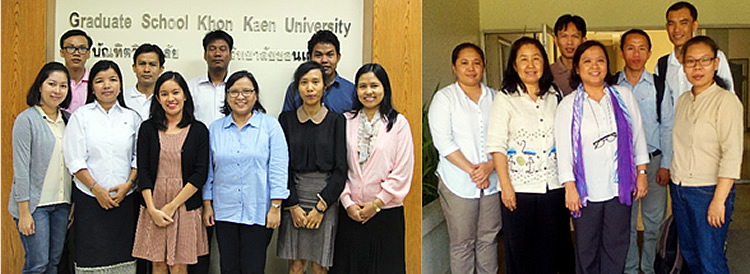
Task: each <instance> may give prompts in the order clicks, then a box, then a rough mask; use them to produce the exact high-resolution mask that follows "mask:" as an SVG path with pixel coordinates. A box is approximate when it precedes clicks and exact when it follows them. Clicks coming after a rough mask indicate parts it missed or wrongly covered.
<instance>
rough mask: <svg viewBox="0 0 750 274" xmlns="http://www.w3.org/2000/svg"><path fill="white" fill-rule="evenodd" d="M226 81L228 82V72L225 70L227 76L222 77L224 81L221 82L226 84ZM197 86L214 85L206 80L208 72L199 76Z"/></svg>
mask: <svg viewBox="0 0 750 274" xmlns="http://www.w3.org/2000/svg"><path fill="white" fill-rule="evenodd" d="M227 80H229V70H227V74H226V75H224V80H222V81H221V82H222V83H226V82H227ZM198 84H211V85H212V86H213V85H214V83H213V82H211V80H209V78H208V72H206V74H203V75H201V76H200V80H199V81H198Z"/></svg>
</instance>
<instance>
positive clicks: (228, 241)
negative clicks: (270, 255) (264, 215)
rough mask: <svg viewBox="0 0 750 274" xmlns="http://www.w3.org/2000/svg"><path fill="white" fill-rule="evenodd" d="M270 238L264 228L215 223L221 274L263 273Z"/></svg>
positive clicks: (271, 233) (271, 232) (271, 230)
mask: <svg viewBox="0 0 750 274" xmlns="http://www.w3.org/2000/svg"><path fill="white" fill-rule="evenodd" d="M271 236H273V229H268V228H266V227H265V226H261V225H245V224H237V223H230V222H221V221H217V222H216V240H217V241H218V242H219V254H220V255H221V259H220V260H219V261H220V264H221V273H243V274H247V273H258V274H262V273H264V272H265V268H266V250H267V249H268V243H269V242H271Z"/></svg>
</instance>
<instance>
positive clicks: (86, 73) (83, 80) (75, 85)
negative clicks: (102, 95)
mask: <svg viewBox="0 0 750 274" xmlns="http://www.w3.org/2000/svg"><path fill="white" fill-rule="evenodd" d="M88 82H89V70H88V69H87V68H83V77H81V81H78V83H76V81H73V79H70V86H71V89H75V88H78V87H80V86H81V84H83V83H88Z"/></svg>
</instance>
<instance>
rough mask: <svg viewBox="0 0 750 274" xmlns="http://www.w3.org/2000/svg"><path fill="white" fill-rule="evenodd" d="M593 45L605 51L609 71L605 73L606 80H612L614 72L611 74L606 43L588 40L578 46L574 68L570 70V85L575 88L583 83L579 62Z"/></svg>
mask: <svg viewBox="0 0 750 274" xmlns="http://www.w3.org/2000/svg"><path fill="white" fill-rule="evenodd" d="M591 47H599V48H601V49H602V51H603V52H604V59H605V60H606V61H607V65H606V67H607V73H606V74H604V82H605V83H610V80H611V78H612V74H610V72H609V54H607V48H606V47H604V44H602V43H601V42H599V41H596V40H588V41H586V42H583V43H582V44H581V45H580V46H578V48H577V49H576V52H575V53H574V54H573V69H572V70H571V71H570V87H571V88H573V89H574V90H575V89H577V88H578V85H580V84H581V75H580V74H578V63H579V62H581V55H583V53H584V52H586V50H588V49H589V48H591Z"/></svg>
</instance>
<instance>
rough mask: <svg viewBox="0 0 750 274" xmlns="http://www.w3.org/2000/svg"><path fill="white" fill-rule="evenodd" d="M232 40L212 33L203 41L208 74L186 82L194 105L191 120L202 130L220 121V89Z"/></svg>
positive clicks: (232, 43)
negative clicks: (194, 119) (193, 116)
mask: <svg viewBox="0 0 750 274" xmlns="http://www.w3.org/2000/svg"><path fill="white" fill-rule="evenodd" d="M233 46H234V39H232V36H230V35H229V34H228V33H226V32H224V31H222V30H215V31H212V32H209V33H207V34H206V36H205V37H203V59H204V60H206V66H207V67H208V73H206V74H203V75H201V76H198V77H195V78H193V79H191V80H190V81H189V82H188V86H189V88H190V92H191V93H192V95H193V100H194V102H195V118H196V119H198V121H201V122H203V123H204V124H206V126H209V125H211V123H212V122H213V121H216V120H217V119H219V118H221V117H224V115H223V114H221V107H222V106H223V105H224V86H225V83H226V81H227V78H229V61H231V60H232V47H233Z"/></svg>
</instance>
